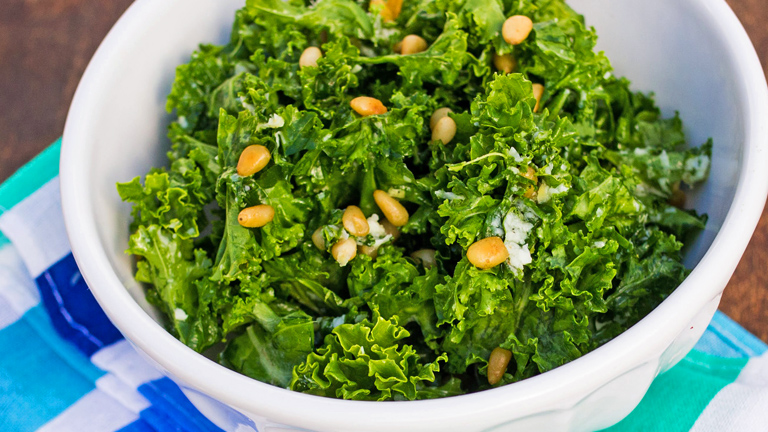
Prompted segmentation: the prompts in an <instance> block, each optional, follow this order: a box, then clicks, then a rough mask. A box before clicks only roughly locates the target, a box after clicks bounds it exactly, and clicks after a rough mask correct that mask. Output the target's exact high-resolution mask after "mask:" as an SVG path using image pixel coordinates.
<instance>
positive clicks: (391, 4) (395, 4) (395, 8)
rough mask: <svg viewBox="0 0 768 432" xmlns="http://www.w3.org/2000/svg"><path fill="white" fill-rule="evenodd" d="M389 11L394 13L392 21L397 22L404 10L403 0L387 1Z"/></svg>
mask: <svg viewBox="0 0 768 432" xmlns="http://www.w3.org/2000/svg"><path fill="white" fill-rule="evenodd" d="M387 9H389V10H390V11H392V20H396V19H397V17H399V16H400V11H401V10H402V9H403V0H387Z"/></svg>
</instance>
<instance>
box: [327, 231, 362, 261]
mask: <svg viewBox="0 0 768 432" xmlns="http://www.w3.org/2000/svg"><path fill="white" fill-rule="evenodd" d="M331 255H333V259H335V260H336V262H338V263H339V265H340V266H342V267H344V266H345V265H347V263H348V262H350V261H352V259H354V258H355V256H357V243H356V242H355V239H353V238H351V237H350V238H346V239H344V240H339V241H338V242H336V244H335V245H333V247H332V248H331Z"/></svg>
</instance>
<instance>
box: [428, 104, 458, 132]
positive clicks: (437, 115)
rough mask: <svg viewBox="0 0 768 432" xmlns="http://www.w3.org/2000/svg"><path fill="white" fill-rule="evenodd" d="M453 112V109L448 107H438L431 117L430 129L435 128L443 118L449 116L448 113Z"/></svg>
mask: <svg viewBox="0 0 768 432" xmlns="http://www.w3.org/2000/svg"><path fill="white" fill-rule="evenodd" d="M452 112H453V111H452V110H451V109H450V108H448V107H442V108H438V109H436V110H435V112H433V113H432V117H430V118H429V129H430V130H434V129H435V125H436V124H437V122H438V121H440V119H441V118H443V117H447V116H448V113H452Z"/></svg>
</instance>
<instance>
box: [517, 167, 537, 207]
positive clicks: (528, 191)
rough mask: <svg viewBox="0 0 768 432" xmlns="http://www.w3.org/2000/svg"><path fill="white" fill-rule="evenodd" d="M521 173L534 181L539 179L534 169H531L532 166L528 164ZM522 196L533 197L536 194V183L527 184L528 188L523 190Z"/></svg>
mask: <svg viewBox="0 0 768 432" xmlns="http://www.w3.org/2000/svg"><path fill="white" fill-rule="evenodd" d="M521 175H522V176H523V177H525V178H527V179H528V180H531V181H532V182H534V183H537V182H538V181H539V177H538V176H536V170H535V169H533V167H531V166H530V165H529V166H528V169H527V170H526V171H525V173H524V174H521ZM523 196H524V197H526V198H528V199H533V198H534V197H535V196H536V185H530V186H528V189H526V190H525V194H523Z"/></svg>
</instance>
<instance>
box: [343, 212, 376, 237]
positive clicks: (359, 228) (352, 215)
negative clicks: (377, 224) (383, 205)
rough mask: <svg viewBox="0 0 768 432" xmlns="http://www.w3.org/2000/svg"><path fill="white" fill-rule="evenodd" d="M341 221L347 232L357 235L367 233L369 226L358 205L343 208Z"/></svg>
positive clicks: (361, 235)
mask: <svg viewBox="0 0 768 432" xmlns="http://www.w3.org/2000/svg"><path fill="white" fill-rule="evenodd" d="M341 222H342V223H343V224H344V228H346V230H347V232H348V233H350V234H352V235H353V236H357V237H364V236H366V235H368V231H369V230H370V227H369V226H368V220H366V219H365V215H364V214H363V211H362V210H360V207H358V206H349V207H347V209H346V210H344V215H343V216H342V217H341Z"/></svg>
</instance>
